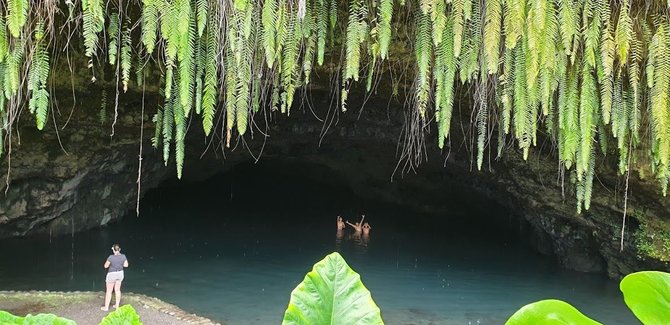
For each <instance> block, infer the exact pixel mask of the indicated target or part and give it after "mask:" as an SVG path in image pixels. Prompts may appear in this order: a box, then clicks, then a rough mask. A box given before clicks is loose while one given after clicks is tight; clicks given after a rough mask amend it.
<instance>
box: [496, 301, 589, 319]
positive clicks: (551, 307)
mask: <svg viewBox="0 0 670 325" xmlns="http://www.w3.org/2000/svg"><path fill="white" fill-rule="evenodd" d="M525 324H528V325H536V324H543V325H568V324H575V325H596V324H600V323H598V322H596V321H594V320H593V319H590V318H588V317H586V316H585V315H584V314H582V313H581V312H580V311H579V310H577V308H575V307H572V305H570V304H569V303H567V302H564V301H561V300H554V299H548V300H540V301H537V302H534V303H532V304H528V305H525V306H523V307H521V309H519V310H517V312H516V313H514V315H512V317H510V318H509V319H508V320H507V322H506V323H505V325H525Z"/></svg>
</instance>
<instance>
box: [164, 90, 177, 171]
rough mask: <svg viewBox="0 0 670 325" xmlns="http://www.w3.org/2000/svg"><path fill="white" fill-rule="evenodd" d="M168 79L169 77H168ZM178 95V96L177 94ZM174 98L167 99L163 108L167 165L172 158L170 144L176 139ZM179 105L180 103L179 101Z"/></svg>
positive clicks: (165, 162) (165, 161)
mask: <svg viewBox="0 0 670 325" xmlns="http://www.w3.org/2000/svg"><path fill="white" fill-rule="evenodd" d="M166 79H167V78H166ZM175 97H176V96H175ZM176 101H177V100H176V99H175V98H174V97H173V98H166V99H165V106H164V108H163V123H162V124H161V125H162V128H163V163H164V164H165V166H167V164H168V161H169V160H170V144H171V142H172V140H173V139H174V134H173V133H174V109H173V107H174V106H175V102H176ZM177 105H178V103H177Z"/></svg>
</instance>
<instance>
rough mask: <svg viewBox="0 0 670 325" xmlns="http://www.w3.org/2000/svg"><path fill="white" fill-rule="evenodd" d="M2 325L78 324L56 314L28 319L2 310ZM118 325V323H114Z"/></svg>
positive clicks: (30, 316) (0, 312)
mask: <svg viewBox="0 0 670 325" xmlns="http://www.w3.org/2000/svg"><path fill="white" fill-rule="evenodd" d="M0 324H3V325H12V324H15V325H77V323H76V322H74V321H72V320H69V319H67V318H62V317H58V316H56V315H54V314H37V315H31V314H28V315H27V316H26V317H18V316H14V315H12V314H10V313H8V312H6V311H1V310H0ZM114 324H118V323H114Z"/></svg>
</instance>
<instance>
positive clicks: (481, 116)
mask: <svg viewBox="0 0 670 325" xmlns="http://www.w3.org/2000/svg"><path fill="white" fill-rule="evenodd" d="M481 75H482V78H481V79H480V80H479V87H480V89H479V91H478V95H479V98H478V99H477V101H478V102H479V104H478V106H479V109H478V110H477V170H482V163H483V162H484V147H485V144H486V142H485V140H486V127H487V125H488V99H487V95H486V87H487V86H488V85H487V77H486V73H485V72H484V71H482V73H481Z"/></svg>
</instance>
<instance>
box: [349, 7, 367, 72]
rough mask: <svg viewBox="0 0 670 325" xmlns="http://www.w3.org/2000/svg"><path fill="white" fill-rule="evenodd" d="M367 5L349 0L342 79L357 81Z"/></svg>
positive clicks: (365, 32)
mask: <svg viewBox="0 0 670 325" xmlns="http://www.w3.org/2000/svg"><path fill="white" fill-rule="evenodd" d="M367 16H368V9H367V5H366V3H365V2H364V0H351V4H350V6H349V21H348V22H347V40H346V59H345V60H346V61H345V62H346V63H345V68H344V79H345V80H346V79H354V80H355V81H358V70H359V69H360V62H361V44H362V43H363V42H364V41H365V40H366V37H367V35H368V24H367V21H366V18H367Z"/></svg>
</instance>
